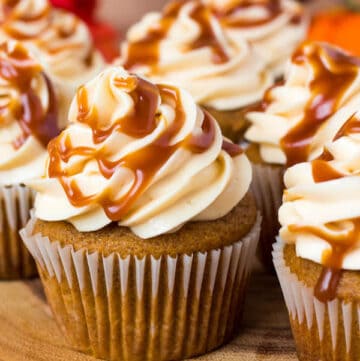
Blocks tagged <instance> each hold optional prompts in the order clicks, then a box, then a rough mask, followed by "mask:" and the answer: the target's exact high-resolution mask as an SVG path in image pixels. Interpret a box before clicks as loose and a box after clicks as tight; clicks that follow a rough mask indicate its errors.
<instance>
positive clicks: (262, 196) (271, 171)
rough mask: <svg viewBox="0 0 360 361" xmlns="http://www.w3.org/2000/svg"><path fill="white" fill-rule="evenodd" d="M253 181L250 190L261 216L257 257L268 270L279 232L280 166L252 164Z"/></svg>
mask: <svg viewBox="0 0 360 361" xmlns="http://www.w3.org/2000/svg"><path fill="white" fill-rule="evenodd" d="M252 167H253V181H252V184H251V191H252V193H253V195H254V197H255V201H256V205H257V207H258V209H259V211H260V212H261V215H262V217H263V220H262V224H261V233H260V240H259V251H258V257H259V259H260V262H261V264H262V265H264V266H265V267H266V268H267V269H268V270H271V269H273V264H272V257H271V252H272V244H273V242H274V239H275V237H276V236H277V234H278V233H279V222H278V210H279V208H280V206H281V203H282V195H283V189H284V185H283V173H284V169H283V168H282V167H273V166H270V165H267V164H254V163H253V164H252Z"/></svg>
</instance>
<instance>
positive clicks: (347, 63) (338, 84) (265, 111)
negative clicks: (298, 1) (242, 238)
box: [245, 43, 360, 267]
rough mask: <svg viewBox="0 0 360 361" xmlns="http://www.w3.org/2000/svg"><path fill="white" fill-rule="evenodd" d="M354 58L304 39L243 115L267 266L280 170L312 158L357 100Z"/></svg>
mask: <svg viewBox="0 0 360 361" xmlns="http://www.w3.org/2000/svg"><path fill="white" fill-rule="evenodd" d="M359 70H360V59H358V58H355V57H351V56H349V55H348V54H346V53H343V52H342V51H341V50H339V49H338V48H334V47H331V46H330V45H327V44H325V43H305V44H303V45H302V46H301V47H299V49H298V50H297V51H296V52H295V53H294V54H293V56H292V59H291V63H289V66H288V69H287V72H286V74H285V81H284V83H283V84H280V85H278V86H275V87H273V88H270V89H269V90H268V91H267V92H266V93H265V96H264V98H263V101H262V104H261V106H260V107H259V109H258V111H252V112H249V113H248V114H247V118H248V119H249V121H250V123H251V126H250V127H249V129H248V130H247V132H246V133H245V138H246V139H247V140H248V141H249V142H250V147H249V149H248V156H249V158H250V160H251V161H252V163H253V170H254V181H253V188H252V189H253V192H254V195H255V197H256V201H257V204H258V207H259V208H260V209H261V210H262V212H263V231H262V235H261V237H260V244H261V250H262V258H263V261H264V262H265V264H266V265H268V266H269V267H270V266H271V248H272V247H271V244H272V242H273V240H274V238H275V236H276V234H277V232H278V229H279V225H278V222H277V216H276V215H277V211H278V208H279V206H280V204H281V196H282V190H283V181H282V177H283V172H284V170H285V169H286V168H287V167H288V166H291V165H294V164H296V163H300V162H304V161H307V160H312V159H315V158H316V157H317V156H319V155H320V154H321V153H322V151H323V146H324V144H325V143H326V142H327V141H329V140H331V139H329V138H328V137H327V136H326V134H327V132H326V131H325V129H326V127H328V126H329V124H330V123H332V122H333V121H334V119H335V120H336V119H338V118H342V117H344V116H345V117H349V116H350V115H352V114H353V113H354V112H355V111H357V110H358V109H359V104H360V72H359Z"/></svg>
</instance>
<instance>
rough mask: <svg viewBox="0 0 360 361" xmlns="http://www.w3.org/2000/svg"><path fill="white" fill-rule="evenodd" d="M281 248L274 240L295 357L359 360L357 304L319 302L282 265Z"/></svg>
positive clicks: (359, 312) (308, 360) (359, 311)
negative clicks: (296, 355)
mask: <svg viewBox="0 0 360 361" xmlns="http://www.w3.org/2000/svg"><path fill="white" fill-rule="evenodd" d="M283 248H284V244H283V243H282V241H281V240H279V241H278V242H277V243H275V244H274V251H273V258H274V265H275V269H276V272H277V275H278V278H279V281H280V285H281V289H282V291H283V295H284V299H285V303H286V306H287V309H288V311H289V317H290V324H291V328H292V332H293V336H294V339H295V343H296V349H297V354H298V357H299V360H300V361H319V360H321V361H330V360H331V361H358V360H360V304H359V303H358V302H344V301H343V300H341V299H335V300H333V301H331V302H327V303H322V302H320V301H319V300H318V299H317V298H316V297H315V296H314V290H313V289H312V288H309V287H307V286H306V285H305V284H304V283H303V282H302V281H300V280H299V279H298V277H297V276H296V274H293V273H291V271H290V269H289V268H288V267H287V266H286V264H285V261H284V256H283Z"/></svg>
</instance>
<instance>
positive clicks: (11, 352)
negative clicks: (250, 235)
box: [0, 275, 296, 361]
mask: <svg viewBox="0 0 360 361" xmlns="http://www.w3.org/2000/svg"><path fill="white" fill-rule="evenodd" d="M90 360H95V359H94V358H91V357H88V356H85V355H82V354H80V353H78V352H74V351H72V350H70V349H69V348H68V347H67V345H66V342H65V340H64V338H63V337H62V335H61V334H60V332H59V331H58V329H57V327H56V325H55V322H54V320H53V318H52V316H51V311H50V309H49V307H48V306H47V304H46V300H45V297H44V294H43V292H42V288H41V284H40V282H39V281H38V280H33V281H28V282H3V283H0V361H90ZM197 360H201V361H225V360H226V361H251V360H269V361H270V360H271V361H275V360H276V361H285V360H286V361H287V360H289V361H290V360H296V356H295V351H294V343H293V340H292V337H291V332H290V329H289V322H288V315H287V312H286V310H285V306H284V303H283V300H282V295H281V291H280V289H279V287H278V284H277V280H276V278H275V277H272V276H266V275H256V276H254V277H253V278H252V280H251V286H250V290H249V293H248V298H247V305H246V309H245V319H244V322H243V329H242V332H241V333H240V334H239V335H238V336H237V337H236V338H235V339H234V340H233V341H232V342H231V343H230V344H228V345H227V346H225V347H223V348H221V349H219V350H217V351H215V352H213V353H211V354H208V355H205V356H202V357H200V358H198V359H197Z"/></svg>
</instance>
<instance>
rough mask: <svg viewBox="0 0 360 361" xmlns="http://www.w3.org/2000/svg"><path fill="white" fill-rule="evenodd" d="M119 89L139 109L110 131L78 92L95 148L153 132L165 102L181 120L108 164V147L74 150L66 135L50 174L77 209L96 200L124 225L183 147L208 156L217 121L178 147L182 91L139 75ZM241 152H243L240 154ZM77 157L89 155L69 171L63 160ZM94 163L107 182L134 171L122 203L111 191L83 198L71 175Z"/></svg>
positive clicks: (207, 121)
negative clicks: (115, 137)
mask: <svg viewBox="0 0 360 361" xmlns="http://www.w3.org/2000/svg"><path fill="white" fill-rule="evenodd" d="M115 85H116V86H118V87H120V88H122V89H127V90H128V94H129V95H130V96H131V97H132V99H133V101H134V111H133V112H132V113H131V114H129V115H127V116H126V117H123V118H121V119H118V120H117V121H116V122H115V123H114V124H113V125H112V126H110V127H108V128H105V129H102V128H100V127H99V125H98V123H97V119H98V112H97V110H96V109H95V108H94V107H90V106H89V101H88V94H87V91H86V89H85V88H84V87H83V88H81V89H80V91H79V92H78V95H77V100H78V118H77V120H78V121H79V122H80V123H83V124H86V125H88V126H89V127H91V128H92V131H93V141H94V143H95V144H100V143H103V142H104V141H106V139H107V138H108V137H109V136H110V135H111V134H112V133H113V132H115V131H119V132H120V131H121V132H122V133H124V134H126V135H128V136H131V137H135V138H140V137H145V136H147V135H149V134H151V133H152V132H153V131H154V130H155V128H156V126H157V124H158V121H159V116H160V114H158V102H159V98H160V99H161V101H162V103H165V104H169V105H170V106H172V107H173V109H174V111H175V120H174V121H173V122H172V124H171V125H170V126H169V127H168V128H167V129H165V130H164V132H163V133H162V134H160V135H159V137H158V138H157V139H155V140H154V141H153V142H152V143H150V144H148V145H146V146H145V147H143V148H142V149H140V150H137V151H135V152H133V153H131V154H128V155H125V156H124V157H122V158H120V159H117V160H115V161H109V160H108V156H107V154H106V153H105V151H104V150H103V147H101V148H100V149H94V148H91V147H73V146H72V144H71V140H70V138H69V137H68V136H67V137H66V138H65V139H63V138H62V137H58V138H57V139H54V140H53V141H52V142H50V144H49V147H48V150H49V154H50V162H49V176H50V177H56V178H58V179H59V180H60V182H61V184H62V186H63V188H64V190H65V192H66V194H67V197H68V199H69V201H70V202H71V204H72V205H73V206H75V207H83V206H86V205H88V204H89V203H91V202H97V203H98V204H99V205H101V207H102V208H103V209H104V211H105V213H106V215H107V216H108V217H109V219H111V220H112V221H119V220H121V219H122V218H123V217H124V216H125V215H126V214H127V213H128V212H129V211H130V209H131V207H132V205H133V204H134V202H135V201H136V200H137V199H138V198H139V197H140V196H141V195H142V194H143V193H144V191H145V190H146V189H147V187H148V186H149V185H150V183H151V181H152V179H153V178H154V176H155V174H156V173H157V172H158V171H159V170H160V169H161V168H162V167H163V166H164V165H165V164H166V162H167V161H168V160H169V159H170V158H171V156H172V155H173V154H174V153H175V152H176V151H177V150H178V149H179V148H181V147H183V148H186V149H188V150H190V151H191V152H193V153H203V152H205V151H207V150H208V149H209V148H210V147H211V145H212V144H213V142H214V139H215V125H214V124H215V120H214V119H213V118H211V116H210V115H209V114H208V113H206V112H204V120H203V124H202V133H201V134H199V135H191V136H189V137H187V138H186V139H184V140H182V141H179V142H178V143H176V144H172V143H171V142H172V139H174V137H175V136H176V134H178V132H179V131H180V130H181V129H182V127H183V125H184V122H185V113H184V109H183V108H182V104H181V96H180V93H179V90H178V89H176V88H174V87H171V86H166V85H157V86H156V85H153V84H151V83H149V82H147V81H146V80H143V79H140V78H135V77H129V78H127V79H123V78H119V79H116V80H115ZM236 147H237V146H235V145H234V146H229V145H228V144H227V142H225V143H224V148H225V150H227V149H229V152H230V154H235V153H236V150H235V148H236ZM237 148H239V147H237ZM240 152H241V150H240V148H239V149H238V154H240ZM72 156H83V157H84V161H83V163H82V164H81V165H79V166H77V167H76V169H75V170H71V169H70V170H69V169H68V170H67V171H66V170H63V169H62V162H65V163H67V162H68V161H69V160H70V158H71V157H72ZM90 159H95V160H96V162H97V164H98V167H99V170H100V172H101V174H102V175H103V176H104V177H105V178H107V179H109V178H111V177H112V176H113V175H114V173H115V172H116V171H117V170H118V169H119V168H127V169H129V170H131V171H132V174H133V175H134V177H135V181H134V182H133V185H132V187H131V189H130V190H129V191H128V192H127V194H125V195H124V196H122V197H121V198H118V199H114V195H113V194H112V193H111V190H107V191H105V192H103V193H101V194H93V195H91V196H85V195H83V194H82V192H81V190H80V189H79V187H78V186H77V184H76V182H75V181H74V180H72V179H71V178H70V177H71V176H73V175H75V174H78V173H81V172H82V171H83V169H84V167H85V165H86V163H87V162H88V160H90Z"/></svg>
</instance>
